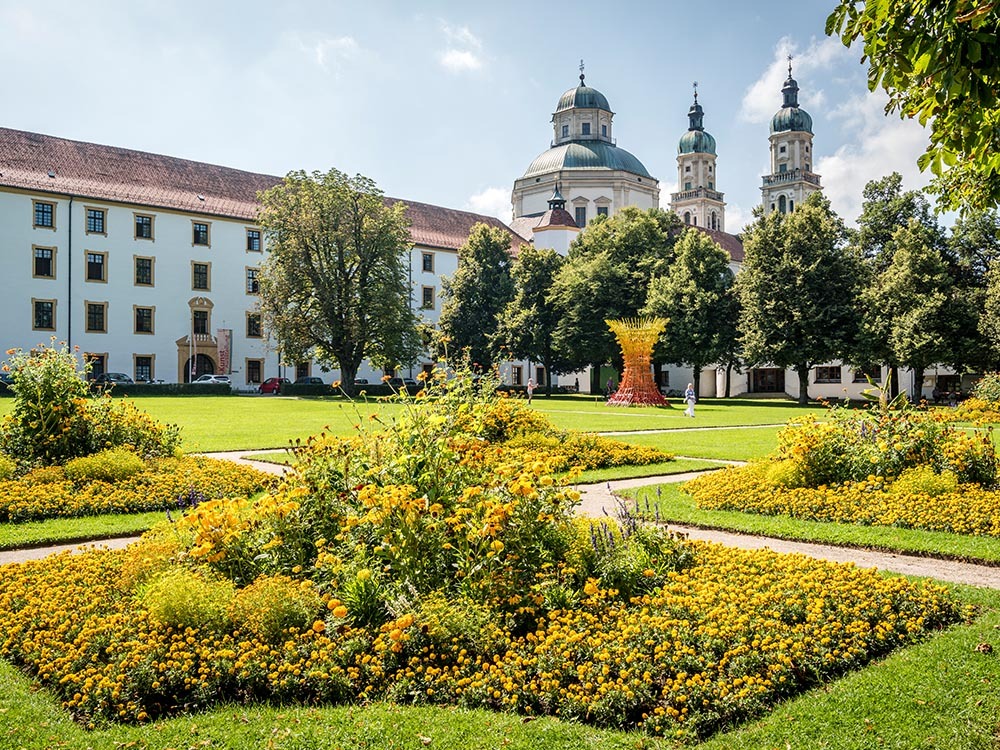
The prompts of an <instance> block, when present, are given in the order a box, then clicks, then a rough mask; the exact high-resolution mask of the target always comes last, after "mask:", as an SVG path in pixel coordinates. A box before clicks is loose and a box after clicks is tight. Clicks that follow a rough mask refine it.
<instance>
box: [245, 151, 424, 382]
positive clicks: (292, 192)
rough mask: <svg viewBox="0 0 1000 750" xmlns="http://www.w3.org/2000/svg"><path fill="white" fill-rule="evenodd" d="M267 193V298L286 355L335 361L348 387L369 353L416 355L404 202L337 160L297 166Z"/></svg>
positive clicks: (263, 293)
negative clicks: (339, 166) (327, 165)
mask: <svg viewBox="0 0 1000 750" xmlns="http://www.w3.org/2000/svg"><path fill="white" fill-rule="evenodd" d="M260 200H261V208H260V211H259V214H258V222H259V223H260V225H261V227H262V228H263V230H264V232H265V237H266V239H267V247H268V251H269V253H268V257H267V260H266V261H265V262H264V263H263V264H262V267H261V273H260V308H261V313H262V316H263V320H264V323H265V326H266V329H267V331H268V332H269V333H270V334H272V335H274V336H275V337H276V338H277V343H278V348H279V351H280V352H281V355H282V357H283V358H286V359H291V360H301V359H305V358H306V357H309V356H312V357H315V358H316V359H317V360H319V361H320V362H323V363H328V364H331V365H335V366H336V367H338V368H339V369H340V374H341V380H342V381H343V384H344V387H345V388H348V389H350V388H351V387H352V386H353V383H354V377H355V375H356V374H357V371H358V367H359V366H360V365H361V362H362V361H363V360H364V359H366V358H367V359H371V360H372V361H375V362H380V361H381V362H384V363H385V364H388V365H390V366H395V365H398V364H410V363H411V362H412V361H413V360H414V359H415V358H416V355H417V352H418V349H419V343H420V342H419V338H418V337H417V335H416V319H415V317H414V315H413V313H412V311H411V310H410V288H409V284H408V282H407V265H406V252H407V250H408V249H409V247H410V236H409V231H408V222H407V220H406V216H405V213H404V211H405V207H404V206H403V204H401V203H396V204H395V205H393V206H387V205H386V203H385V201H384V200H383V198H382V193H381V191H379V189H378V188H377V187H376V185H375V183H374V182H373V181H372V180H370V179H368V178H367V177H363V176H361V175H357V176H355V177H348V176H347V175H345V174H343V173H342V172H339V171H337V170H336V169H331V170H330V171H329V172H326V173H325V174H324V173H321V172H313V173H312V174H306V173H305V172H302V171H298V172H290V173H289V174H288V175H287V176H286V177H285V179H284V180H283V181H282V182H281V184H279V185H276V186H275V187H273V188H271V189H270V190H267V191H266V192H264V193H262V194H261V196H260Z"/></svg>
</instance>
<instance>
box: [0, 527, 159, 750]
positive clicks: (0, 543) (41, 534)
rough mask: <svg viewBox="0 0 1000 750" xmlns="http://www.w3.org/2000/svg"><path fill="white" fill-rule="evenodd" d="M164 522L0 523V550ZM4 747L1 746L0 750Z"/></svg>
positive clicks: (80, 539)
mask: <svg viewBox="0 0 1000 750" xmlns="http://www.w3.org/2000/svg"><path fill="white" fill-rule="evenodd" d="M165 518H166V516H165V514H164V512H163V511H162V510H157V511H152V512H149V513H132V514H108V515H102V516H83V517H81V518H51V519H49V520H46V521H31V522H28V523H0V549H20V548H22V547H39V546H43V545H47V544H68V543H70V542H86V541H90V540H92V539H109V538H111V537H116V536H131V535H133V534H141V533H142V532H144V531H146V530H147V529H150V528H152V527H153V526H155V525H156V524H157V523H160V522H161V521H163V520H164V519H165ZM2 747H3V744H2V742H0V748H2Z"/></svg>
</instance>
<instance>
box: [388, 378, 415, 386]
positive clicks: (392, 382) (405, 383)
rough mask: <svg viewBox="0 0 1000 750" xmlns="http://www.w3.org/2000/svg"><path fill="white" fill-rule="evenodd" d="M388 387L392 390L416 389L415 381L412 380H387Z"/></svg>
mask: <svg viewBox="0 0 1000 750" xmlns="http://www.w3.org/2000/svg"><path fill="white" fill-rule="evenodd" d="M389 385H391V386H392V387H393V388H416V387H417V381H416V380H414V379H413V378H389Z"/></svg>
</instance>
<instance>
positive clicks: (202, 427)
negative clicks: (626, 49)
mask: <svg viewBox="0 0 1000 750" xmlns="http://www.w3.org/2000/svg"><path fill="white" fill-rule="evenodd" d="M133 401H134V402H135V404H136V405H137V406H138V407H139V408H140V409H143V410H145V411H148V412H149V413H150V414H151V415H153V416H154V417H156V418H157V419H159V420H160V421H163V422H167V423H171V424H178V425H180V426H181V428H182V429H181V436H182V438H183V440H184V450H186V451H189V452H195V451H221V450H254V449H261V448H284V447H285V446H286V445H289V443H290V442H291V441H294V440H295V439H300V440H304V439H305V438H307V437H308V436H309V435H315V434H316V433H318V432H321V431H322V430H324V429H326V430H327V431H328V432H331V433H333V434H336V435H349V434H351V432H352V431H353V430H354V425H356V424H364V423H365V422H366V421H367V420H368V419H369V417H370V415H372V414H379V415H381V416H382V417H383V418H386V419H388V418H390V417H392V415H394V414H395V413H397V412H398V410H399V409H401V408H402V407H401V406H400V405H399V404H388V403H382V402H376V401H370V402H364V401H355V402H350V401H347V400H346V399H343V398H337V397H332V398H286V397H283V396H192V397H178V396H173V397H171V396H142V397H136V398H135V399H133ZM12 402H13V400H12V399H0V416H3V414H5V413H7V412H8V411H9V410H10V405H11V404H12ZM532 407H533V408H535V409H537V410H538V411H540V412H542V413H544V414H546V415H547V416H548V417H549V418H550V419H551V420H552V422H553V423H554V424H555V426H556V427H558V428H559V429H568V430H580V431H586V432H609V431H629V430H662V429H677V428H691V427H719V426H733V425H756V424H772V425H775V424H784V423H785V422H786V421H787V420H788V419H790V418H791V417H794V416H798V415H802V414H806V413H812V414H822V413H823V412H824V409H823V408H822V407H818V406H809V407H800V406H798V405H797V404H795V403H793V402H791V401H785V400H755V399H705V400H703V401H702V402H700V403H699V404H698V416H697V417H695V419H693V420H692V419H689V418H687V417H685V416H684V414H683V410H682V409H678V408H673V409H654V408H649V407H637V408H619V407H612V406H608V405H607V404H605V403H604V402H603V401H595V400H594V399H593V398H592V397H587V396H553V397H552V398H551V399H546V398H544V397H541V398H536V399H535V400H534V401H533V403H532ZM700 455H701V454H699V456H700ZM706 457H717V456H706Z"/></svg>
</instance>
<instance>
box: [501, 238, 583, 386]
mask: <svg viewBox="0 0 1000 750" xmlns="http://www.w3.org/2000/svg"><path fill="white" fill-rule="evenodd" d="M564 262H565V258H564V257H563V256H561V255H560V254H559V253H557V252H556V251H555V250H551V249H548V248H537V247H534V246H531V245H528V246H525V247H522V248H521V251H520V253H518V256H517V259H516V260H515V261H514V265H513V267H512V269H511V276H512V277H513V280H514V296H513V298H512V299H511V301H510V302H508V303H507V307H506V308H504V310H503V312H502V313H501V314H500V319H499V324H498V327H497V331H496V335H495V336H494V339H493V350H494V351H503V350H506V351H509V352H510V354H511V355H512V356H514V357H515V358H518V359H528V360H532V361H534V362H541V363H542V365H544V366H545V374H546V383H545V386H546V388H545V392H546V393H551V384H552V378H553V377H555V376H556V375H558V374H559V373H560V372H564V371H566V370H567V369H568V368H567V363H566V362H565V361H564V360H562V359H561V358H560V357H559V354H558V351H557V350H556V347H555V343H554V341H553V334H554V332H555V328H556V324H557V323H558V322H559V313H558V311H557V310H556V307H555V304H554V302H553V300H552V297H551V289H552V283H553V281H554V279H555V277H556V274H558V272H559V269H561V268H562V266H563V263H564ZM539 385H542V384H541V383H539Z"/></svg>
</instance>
